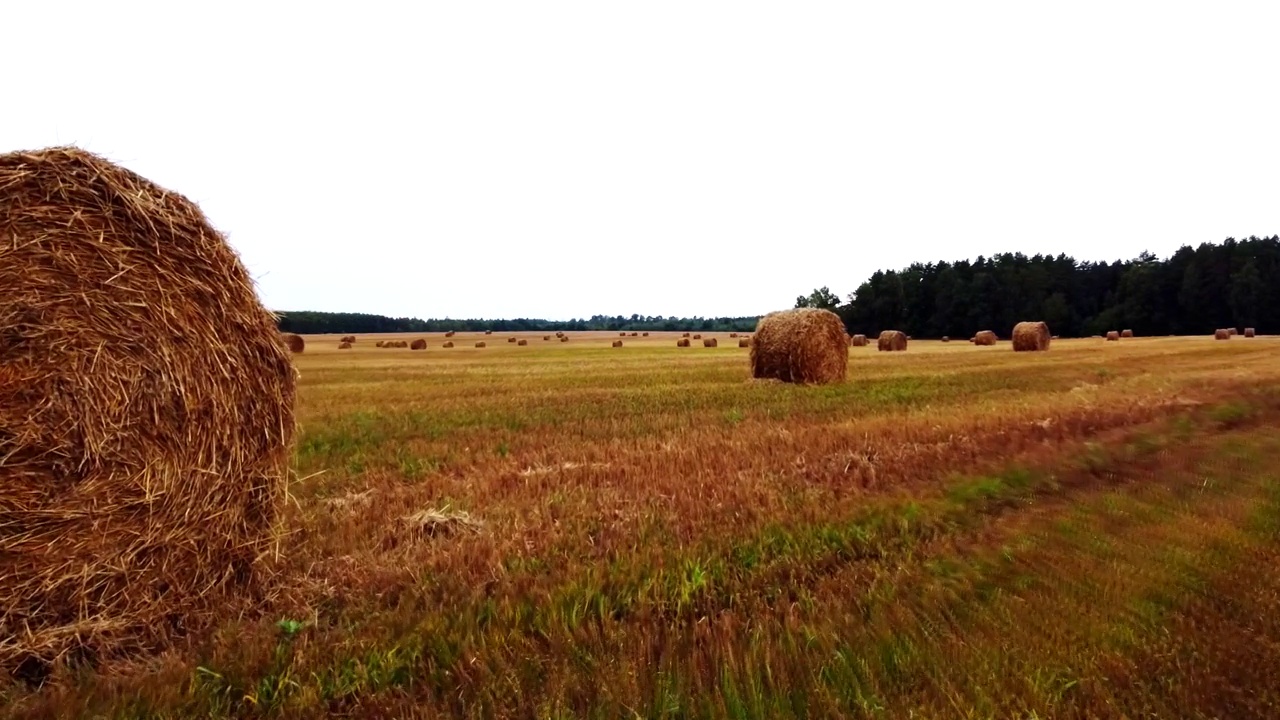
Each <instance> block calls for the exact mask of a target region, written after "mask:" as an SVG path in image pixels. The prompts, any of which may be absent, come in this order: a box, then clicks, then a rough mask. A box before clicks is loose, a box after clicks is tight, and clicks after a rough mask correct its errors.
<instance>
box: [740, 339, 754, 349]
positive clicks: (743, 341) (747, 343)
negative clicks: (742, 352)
mask: <svg viewBox="0 0 1280 720" xmlns="http://www.w3.org/2000/svg"><path fill="white" fill-rule="evenodd" d="M738 347H751V339H750V338H738Z"/></svg>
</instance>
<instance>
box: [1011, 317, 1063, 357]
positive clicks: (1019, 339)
mask: <svg viewBox="0 0 1280 720" xmlns="http://www.w3.org/2000/svg"><path fill="white" fill-rule="evenodd" d="M1052 337H1053V336H1052V335H1050V333H1049V325H1048V324H1047V323H1043V322H1020V323H1018V324H1017V325H1014V326H1013V351H1014V352H1042V351H1044V350H1048V349H1049V343H1050V340H1051V339H1052Z"/></svg>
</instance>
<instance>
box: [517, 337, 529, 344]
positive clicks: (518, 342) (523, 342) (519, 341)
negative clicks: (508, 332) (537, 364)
mask: <svg viewBox="0 0 1280 720" xmlns="http://www.w3.org/2000/svg"><path fill="white" fill-rule="evenodd" d="M528 344H529V341H528V340H525V339H524V338H520V339H519V340H517V341H516V345H528Z"/></svg>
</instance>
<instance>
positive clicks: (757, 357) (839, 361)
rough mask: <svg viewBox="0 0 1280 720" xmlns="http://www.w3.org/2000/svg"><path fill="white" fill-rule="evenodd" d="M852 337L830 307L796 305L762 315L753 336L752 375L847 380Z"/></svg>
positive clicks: (815, 380) (790, 379)
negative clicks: (796, 306) (846, 373)
mask: <svg viewBox="0 0 1280 720" xmlns="http://www.w3.org/2000/svg"><path fill="white" fill-rule="evenodd" d="M848 365H849V336H848V334H846V333H845V329H844V323H843V322H841V321H840V317H839V316H838V315H836V314H835V313H833V312H831V311H830V310H822V309H819V308H795V309H792V310H781V311H778V312H772V313H769V314H768V315H765V316H764V317H762V318H760V321H759V323H758V324H757V325H756V331H755V333H754V334H753V335H752V338H751V375H752V377H756V378H772V379H777V380H782V381H783V382H796V383H815V384H819V383H830V382H838V381H841V380H844V377H845V372H846V371H847V369H848Z"/></svg>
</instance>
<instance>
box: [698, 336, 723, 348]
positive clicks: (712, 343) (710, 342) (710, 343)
mask: <svg viewBox="0 0 1280 720" xmlns="http://www.w3.org/2000/svg"><path fill="white" fill-rule="evenodd" d="M718 345H719V343H717V342H716V339H715V338H707V339H706V340H703V341H702V347H717V346H718Z"/></svg>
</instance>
